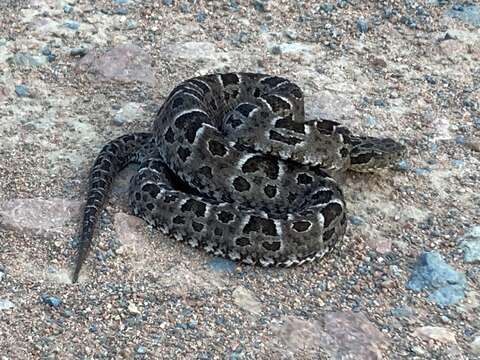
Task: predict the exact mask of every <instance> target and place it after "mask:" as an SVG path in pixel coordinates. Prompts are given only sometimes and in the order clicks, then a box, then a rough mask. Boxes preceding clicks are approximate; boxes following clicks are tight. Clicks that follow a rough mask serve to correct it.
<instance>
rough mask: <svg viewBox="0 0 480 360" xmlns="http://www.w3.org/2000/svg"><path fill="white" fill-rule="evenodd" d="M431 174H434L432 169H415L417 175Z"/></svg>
mask: <svg viewBox="0 0 480 360" xmlns="http://www.w3.org/2000/svg"><path fill="white" fill-rule="evenodd" d="M431 172H432V169H431V168H429V167H421V168H415V174H417V175H425V174H428V173H431Z"/></svg>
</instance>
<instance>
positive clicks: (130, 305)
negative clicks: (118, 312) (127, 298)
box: [128, 302, 140, 315]
mask: <svg viewBox="0 0 480 360" xmlns="http://www.w3.org/2000/svg"><path fill="white" fill-rule="evenodd" d="M128 312H129V313H130V314H132V315H140V310H138V308H137V305H135V304H134V303H133V302H130V303H128Z"/></svg>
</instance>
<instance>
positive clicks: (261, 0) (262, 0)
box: [253, 0, 268, 12]
mask: <svg viewBox="0 0 480 360" xmlns="http://www.w3.org/2000/svg"><path fill="white" fill-rule="evenodd" d="M253 7H254V8H255V10H257V11H260V12H266V11H268V9H267V1H266V0H254V1H253Z"/></svg>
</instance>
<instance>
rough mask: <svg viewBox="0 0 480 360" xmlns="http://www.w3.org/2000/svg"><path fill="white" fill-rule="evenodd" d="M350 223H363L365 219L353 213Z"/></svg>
mask: <svg viewBox="0 0 480 360" xmlns="http://www.w3.org/2000/svg"><path fill="white" fill-rule="evenodd" d="M350 223H351V224H352V225H361V224H363V223H364V221H363V219H362V218H361V217H360V216H356V215H352V216H350Z"/></svg>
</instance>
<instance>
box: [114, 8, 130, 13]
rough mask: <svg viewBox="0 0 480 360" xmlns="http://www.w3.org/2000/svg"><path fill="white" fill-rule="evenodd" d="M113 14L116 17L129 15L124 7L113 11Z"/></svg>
mask: <svg viewBox="0 0 480 360" xmlns="http://www.w3.org/2000/svg"><path fill="white" fill-rule="evenodd" d="M113 13H114V14H115V15H127V14H128V9H127V8H124V7H119V8H116V9H115V10H113Z"/></svg>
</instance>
